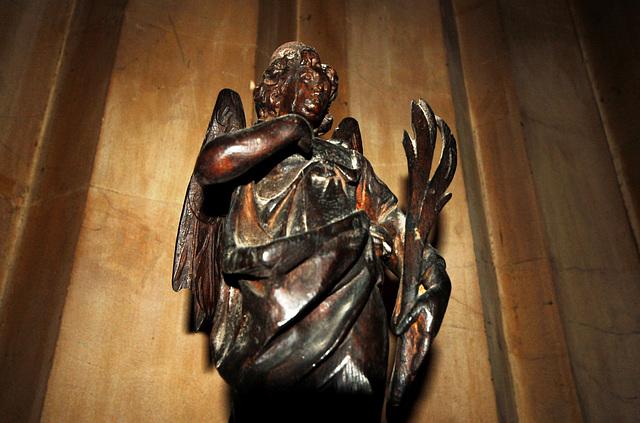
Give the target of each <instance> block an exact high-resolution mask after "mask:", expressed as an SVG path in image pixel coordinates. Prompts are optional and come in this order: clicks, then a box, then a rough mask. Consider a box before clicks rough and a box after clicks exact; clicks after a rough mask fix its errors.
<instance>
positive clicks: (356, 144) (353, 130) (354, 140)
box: [331, 117, 362, 154]
mask: <svg viewBox="0 0 640 423" xmlns="http://www.w3.org/2000/svg"><path fill="white" fill-rule="evenodd" d="M331 138H333V139H336V140H340V141H343V142H346V143H347V144H348V145H349V147H350V148H351V149H352V150H355V151H357V152H358V153H360V154H362V136H361V135H360V126H359V125H358V121H356V120H355V119H354V118H352V117H348V118H344V119H342V120H341V121H340V123H339V124H338V127H337V128H336V130H335V131H333V135H331Z"/></svg>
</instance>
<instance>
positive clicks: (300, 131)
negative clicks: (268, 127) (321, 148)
mask: <svg viewBox="0 0 640 423" xmlns="http://www.w3.org/2000/svg"><path fill="white" fill-rule="evenodd" d="M273 124H275V125H283V126H286V128H283V132H282V133H284V134H287V136H288V137H289V140H290V141H291V142H292V143H296V144H297V146H298V147H299V148H300V149H301V150H302V151H303V152H304V153H310V152H311V151H312V147H313V128H312V127H311V125H310V124H309V122H308V121H307V120H306V119H305V118H303V117H302V116H300V115H296V114H288V115H285V116H281V117H279V118H276V119H274V120H273Z"/></svg>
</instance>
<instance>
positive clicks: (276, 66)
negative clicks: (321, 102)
mask: <svg viewBox="0 0 640 423" xmlns="http://www.w3.org/2000/svg"><path fill="white" fill-rule="evenodd" d="M305 52H312V53H313V54H315V55H316V56H318V58H319V57H320V56H319V55H318V52H317V51H316V50H315V49H314V48H313V47H309V46H307V45H305V44H303V43H301V42H298V41H293V42H289V43H286V44H283V45H282V46H280V47H279V48H278V49H277V50H276V51H275V53H273V55H272V56H271V61H270V63H269V66H268V67H267V69H266V70H265V71H264V73H263V74H262V82H260V83H259V84H258V85H257V86H256V88H255V90H254V91H253V101H254V103H255V107H256V112H257V113H258V119H260V120H265V119H267V118H275V117H276V116H277V115H278V111H279V109H280V105H281V102H282V91H283V86H284V83H285V82H286V80H287V78H286V75H285V72H284V71H285V69H287V68H288V67H290V66H296V67H298V66H314V67H315V68H316V70H318V71H320V72H322V73H324V74H325V75H326V76H327V78H328V79H329V81H330V83H331V94H330V95H329V104H327V108H326V111H325V115H324V117H323V119H322V123H321V124H320V125H319V126H318V128H316V129H315V130H314V132H315V134H316V135H322V134H324V133H326V132H327V131H329V129H331V125H332V124H333V116H331V113H329V107H330V106H331V102H332V101H333V100H335V98H336V96H337V94H338V75H337V74H336V71H335V70H334V69H333V68H332V67H331V66H329V65H325V64H322V63H321V62H320V61H319V62H318V64H317V65H313V64H308V65H307V64H305V65H303V64H302V62H303V54H304V53H305Z"/></svg>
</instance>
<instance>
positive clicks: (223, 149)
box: [194, 114, 313, 185]
mask: <svg viewBox="0 0 640 423" xmlns="http://www.w3.org/2000/svg"><path fill="white" fill-rule="evenodd" d="M312 139H313V131H312V129H311V126H310V125H309V123H308V122H307V121H306V120H305V119H304V118H303V117H301V116H298V115H294V114H290V115H286V116H282V117H279V118H276V119H272V120H268V121H266V122H262V123H260V124H258V125H254V126H252V127H250V128H246V129H242V130H239V131H234V132H230V133H226V134H222V135H219V136H217V137H216V138H214V139H213V140H212V141H211V142H209V143H207V144H206V145H205V146H204V147H203V148H202V150H201V152H200V155H199V156H198V160H197V162H196V167H195V170H194V175H195V177H196V179H197V180H198V182H200V184H202V185H211V184H216V183H222V182H227V181H230V180H232V179H234V178H237V177H238V176H241V175H243V174H244V173H245V172H247V171H249V170H251V169H252V168H253V167H254V166H256V165H257V164H258V163H260V162H262V161H263V160H265V159H267V158H269V157H271V156H272V155H273V154H275V153H276V152H278V151H280V150H282V149H283V148H284V147H286V146H288V145H290V144H293V143H296V142H297V143H298V145H299V146H300V147H301V148H302V149H303V150H307V151H308V150H309V149H310V143H311V141H312Z"/></svg>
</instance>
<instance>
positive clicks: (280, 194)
mask: <svg viewBox="0 0 640 423" xmlns="http://www.w3.org/2000/svg"><path fill="white" fill-rule="evenodd" d="M337 87H338V77H337V74H336V72H335V70H333V68H331V67H330V66H327V65H325V64H323V63H322V62H321V60H320V57H319V56H318V54H317V52H316V51H315V50H314V49H313V48H311V47H308V46H305V45H304V44H301V43H297V42H292V43H287V44H285V45H283V46H281V47H280V48H279V49H278V50H276V52H275V53H274V55H273V56H272V58H271V62H270V65H269V67H268V68H267V70H266V71H265V72H264V75H263V81H262V82H261V83H260V84H259V85H258V86H257V87H256V89H255V92H254V100H255V103H256V110H257V112H258V117H259V120H258V122H257V123H256V124H255V125H253V126H251V127H249V128H245V118H244V112H243V109H242V104H241V101H240V98H239V96H238V95H237V93H235V92H233V91H231V90H228V89H225V90H223V91H221V92H220V95H219V97H218V100H217V102H216V105H215V108H214V111H213V115H212V118H211V122H210V123H209V129H208V131H207V135H206V137H205V141H204V143H203V146H202V149H201V151H200V154H199V156H198V159H197V162H196V165H195V170H194V173H193V176H192V178H191V182H190V184H189V188H188V191H187V197H186V199H185V204H184V208H183V213H182V218H181V221H180V227H179V232H178V239H177V242H176V254H175V262H174V271H173V288H174V289H175V290H176V291H177V290H180V289H182V288H189V289H190V290H191V291H192V292H193V294H194V298H195V301H194V314H195V323H196V329H200V328H202V327H205V326H206V327H210V328H211V348H212V356H213V360H214V363H215V365H216V368H217V369H218V371H219V373H220V375H221V376H222V377H223V378H224V379H225V380H226V381H227V382H228V383H229V385H230V386H231V387H232V390H233V402H234V404H233V411H232V416H231V420H232V421H256V420H258V419H259V420H265V419H267V420H269V418H275V419H277V420H278V421H327V420H334V421H355V420H357V421H379V420H380V416H381V412H382V406H383V403H384V396H385V385H386V374H387V356H388V335H387V333H388V329H389V326H388V323H387V321H388V317H387V316H386V312H385V308H384V304H383V301H382V296H381V293H380V287H381V286H382V284H383V282H384V271H383V267H382V265H383V264H384V265H386V266H387V267H388V268H389V269H390V270H391V271H392V272H394V273H395V274H396V275H397V276H398V277H399V278H400V288H399V292H398V296H397V301H396V307H395V309H394V312H393V316H392V318H391V326H390V327H391V329H392V331H393V332H394V333H395V334H396V335H397V336H398V337H399V339H398V343H397V349H396V356H395V364H394V369H393V374H392V379H391V387H390V391H389V398H388V409H393V408H394V407H399V406H401V405H402V403H403V401H404V399H405V398H406V392H407V388H408V387H409V385H410V383H411V381H412V380H413V379H414V378H415V376H416V374H417V373H418V372H419V370H420V368H421V365H422V363H423V361H424V358H425V356H426V355H427V353H428V351H429V346H430V344H431V342H432V339H433V337H434V336H435V335H436V334H437V332H438V329H439V327H440V324H441V322H442V319H443V317H444V313H445V310H446V307H447V302H448V299H449V294H450V291H451V283H450V281H449V278H448V276H447V273H446V271H445V262H444V260H443V259H442V257H441V256H440V255H439V254H438V252H437V251H436V250H435V249H434V248H433V247H432V246H431V245H430V244H429V243H428V241H427V236H428V234H429V231H430V230H431V227H432V226H433V224H434V222H435V219H436V218H437V216H438V213H439V212H440V210H441V209H442V207H444V205H445V204H446V202H447V201H448V200H449V198H450V194H445V190H446V189H447V187H448V186H449V184H450V182H451V180H452V178H453V174H454V172H455V168H456V145H455V139H454V138H453V136H452V135H451V132H450V131H449V128H448V127H447V125H446V124H445V123H444V122H443V121H442V120H441V119H440V118H438V117H437V116H435V115H434V113H433V112H432V111H431V109H430V107H429V106H428V105H427V103H426V102H424V100H420V101H419V102H417V103H415V102H414V103H413V104H412V110H411V114H412V124H413V128H414V132H415V139H412V138H411V137H409V135H408V134H407V133H406V132H405V135H404V139H403V145H404V147H405V152H406V155H407V160H408V164H409V185H410V186H409V204H408V211H407V215H406V216H405V215H404V214H403V213H402V212H401V211H400V209H399V208H398V206H397V199H396V197H395V195H393V193H392V192H391V191H390V190H389V189H388V188H387V186H386V185H385V184H384V183H383V182H382V181H381V180H380V179H379V178H378V177H377V176H376V175H375V173H374V171H373V169H372V167H371V164H370V163H369V162H368V160H367V159H366V158H364V156H363V155H362V140H361V136H360V130H359V127H358V123H357V122H356V121H355V120H354V119H353V118H346V119H344V120H343V121H342V122H341V123H340V124H339V125H338V127H337V129H336V130H335V132H334V133H333V135H332V137H331V139H330V140H328V141H326V140H322V139H320V138H317V136H318V135H320V134H322V133H326V132H327V131H328V130H329V129H330V127H331V124H332V121H333V117H332V116H331V115H330V114H329V112H328V110H329V106H330V104H331V102H332V101H333V100H334V99H335V97H336V94H337ZM438 131H439V132H440V134H441V136H442V139H443V154H442V159H441V161H440V163H439V165H438V167H437V168H436V170H435V171H434V174H433V177H432V178H431V179H429V174H430V170H431V163H432V159H433V152H434V148H435V141H436V137H437V134H438ZM392 415H393V413H391V414H389V416H392Z"/></svg>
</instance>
